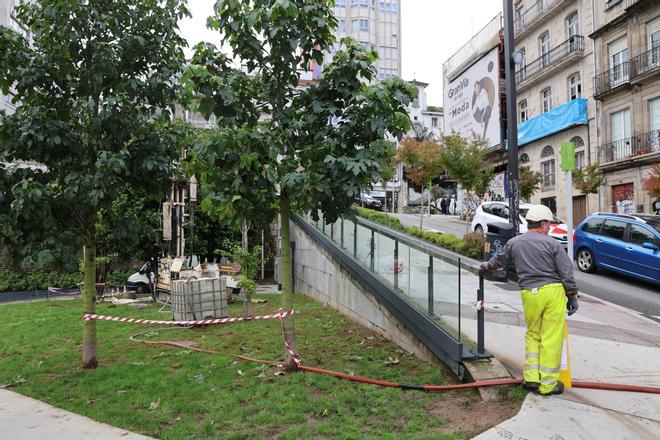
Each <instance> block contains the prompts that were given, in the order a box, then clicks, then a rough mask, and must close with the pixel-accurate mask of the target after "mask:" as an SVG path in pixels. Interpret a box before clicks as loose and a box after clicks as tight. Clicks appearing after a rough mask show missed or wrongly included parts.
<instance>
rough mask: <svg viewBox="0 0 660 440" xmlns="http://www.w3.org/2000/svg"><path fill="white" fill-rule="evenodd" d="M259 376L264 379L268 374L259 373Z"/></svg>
mask: <svg viewBox="0 0 660 440" xmlns="http://www.w3.org/2000/svg"><path fill="white" fill-rule="evenodd" d="M257 377H258V378H260V379H263V378H264V377H266V375H265V374H264V373H259V374H258V375H257Z"/></svg>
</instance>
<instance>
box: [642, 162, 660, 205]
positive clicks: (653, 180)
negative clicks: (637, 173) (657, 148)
mask: <svg viewBox="0 0 660 440" xmlns="http://www.w3.org/2000/svg"><path fill="white" fill-rule="evenodd" d="M643 185H644V191H646V192H647V193H648V194H649V195H650V196H651V197H655V198H656V199H660V165H653V167H651V172H650V173H649V175H648V176H647V177H646V178H645V179H644V183H643Z"/></svg>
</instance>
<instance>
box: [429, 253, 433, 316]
mask: <svg viewBox="0 0 660 440" xmlns="http://www.w3.org/2000/svg"><path fill="white" fill-rule="evenodd" d="M428 281H429V316H433V314H434V313H433V302H434V301H433V256H432V255H429V267H428Z"/></svg>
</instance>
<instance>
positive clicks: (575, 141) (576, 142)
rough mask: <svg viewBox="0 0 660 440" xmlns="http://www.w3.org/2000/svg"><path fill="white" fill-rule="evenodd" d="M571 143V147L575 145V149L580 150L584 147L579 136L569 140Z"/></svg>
mask: <svg viewBox="0 0 660 440" xmlns="http://www.w3.org/2000/svg"><path fill="white" fill-rule="evenodd" d="M571 142H573V145H575V148H576V149H577V148H581V147H584V141H583V140H582V138H581V137H580V136H575V137H572V138H571Z"/></svg>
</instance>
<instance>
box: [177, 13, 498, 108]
mask: <svg viewBox="0 0 660 440" xmlns="http://www.w3.org/2000/svg"><path fill="white" fill-rule="evenodd" d="M214 3H215V0H189V1H188V7H189V9H190V11H191V12H192V14H193V17H192V19H187V20H185V21H183V22H182V23H181V31H182V32H183V35H184V37H185V38H186V39H187V40H188V42H189V43H190V46H191V47H192V46H193V45H194V44H196V43H198V42H199V41H209V42H212V43H215V44H218V43H219V38H218V36H217V33H215V32H211V31H209V30H208V29H206V17H208V16H209V15H211V13H212V11H213V4H214ZM501 10H502V1H501V0H401V41H402V47H401V62H402V69H403V72H402V74H403V78H404V79H407V80H411V79H417V80H419V81H423V82H427V83H429V84H430V85H429V87H428V88H427V89H426V90H427V93H428V98H427V103H428V104H429V105H438V106H439V105H442V63H444V62H445V61H446V60H447V58H449V57H450V56H451V55H452V54H453V53H454V52H456V50H458V49H459V48H460V47H461V46H462V45H463V44H465V43H466V42H467V41H468V40H469V39H470V38H471V37H472V35H474V33H475V32H477V31H479V30H480V29H481V28H482V27H483V26H485V25H486V24H487V23H488V22H489V21H490V20H491V19H492V18H493V17H495V15H497V13H498V12H500V11H501ZM187 53H188V55H189V54H190V52H187Z"/></svg>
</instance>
